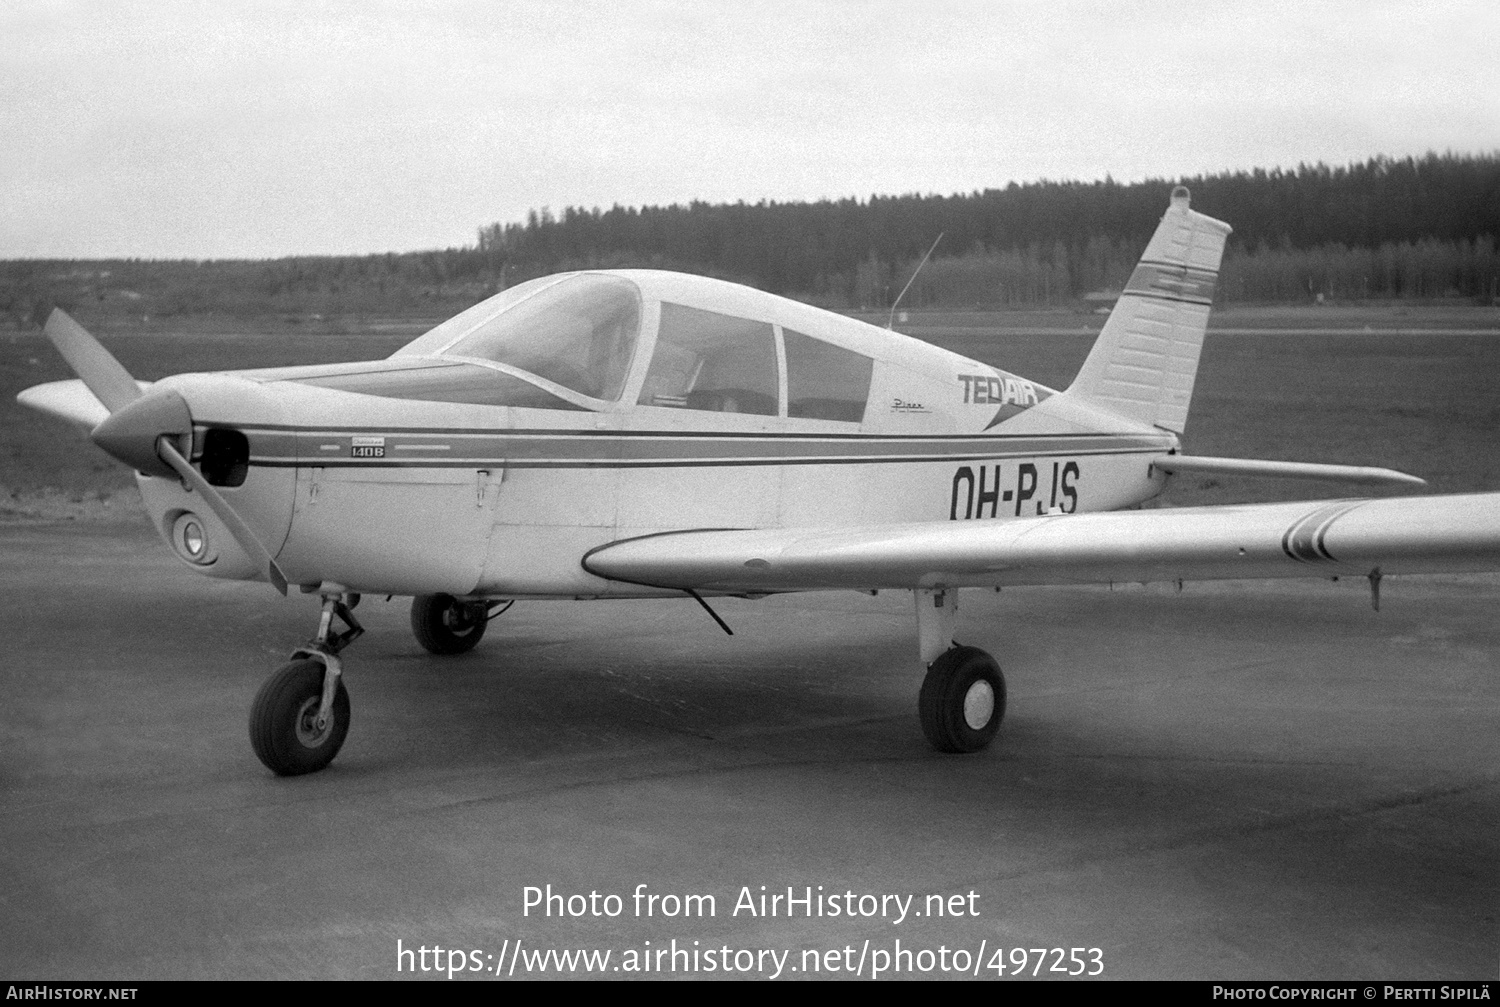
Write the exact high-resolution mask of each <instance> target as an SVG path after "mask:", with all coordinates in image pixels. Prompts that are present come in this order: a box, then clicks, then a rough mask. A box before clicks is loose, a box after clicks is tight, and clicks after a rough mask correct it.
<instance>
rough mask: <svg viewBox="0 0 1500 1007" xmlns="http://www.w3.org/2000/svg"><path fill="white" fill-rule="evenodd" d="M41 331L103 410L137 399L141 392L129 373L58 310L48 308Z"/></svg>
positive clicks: (125, 404) (113, 408) (79, 326)
mask: <svg viewBox="0 0 1500 1007" xmlns="http://www.w3.org/2000/svg"><path fill="white" fill-rule="evenodd" d="M42 329H43V331H44V332H46V333H47V338H48V339H50V340H52V345H53V346H56V347H57V352H59V353H61V354H62V355H63V359H64V360H66V361H67V362H68V366H69V367H71V368H73V373H75V374H77V375H78V376H79V377H80V378H82V379H83V383H84V384H86V385H88V386H89V391H91V392H93V393H94V395H95V396H96V397H97V398H98V399H99V401H100V402H102V403H104V408H106V409H108V410H109V411H110V412H114V411H115V410H117V409H121V408H123V407H125V406H128V405H130V403H132V402H134V401H135V400H136V399H138V398H140V397H141V390H140V388H139V387H138V386H137V385H136V383H135V378H132V377H131V376H130V372H129V371H127V370H126V369H125V368H124V367H123V366H122V365H121V364H120V362H119V361H118V360H116V359H115V358H114V356H113V354H111V353H110V352H109V351H108V350H106V349H105V348H104V346H103V344H101V343H100V342H99V340H97V339H95V338H94V337H93V336H91V335H89V333H88V330H87V329H85V328H84V327H83V326H82V325H79V324H78V323H77V322H75V321H73V319H71V318H69V317H68V316H67V314H66V313H65V312H64V311H63V310H62V309H61V308H53V309H52V314H51V315H49V316H48V318H47V324H46V325H45V326H43V327H42Z"/></svg>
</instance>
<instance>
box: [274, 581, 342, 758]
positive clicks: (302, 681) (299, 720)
mask: <svg viewBox="0 0 1500 1007" xmlns="http://www.w3.org/2000/svg"><path fill="white" fill-rule="evenodd" d="M346 598H347V599H348V600H347V602H346V601H345V599H346ZM358 604H359V595H357V594H345V593H344V592H342V591H339V592H337V593H326V594H324V595H323V610H322V614H321V616H320V617H319V619H318V634H317V636H315V637H314V638H313V639H312V640H310V641H309V642H308V643H307V644H306V645H304V646H302V647H298V648H297V649H296V650H295V651H293V652H292V660H291V662H290V663H289V664H286V665H283V666H282V667H281V668H278V669H277V670H276V671H275V672H274V673H272V675H271V677H270V678H268V679H266V682H265V684H264V685H262V686H261V687H260V691H259V692H258V693H256V695H255V702H253V703H252V704H250V747H251V748H253V749H255V754H256V757H257V758H259V759H260V761H261V762H263V763H264V764H265V766H266V768H267V769H269V770H271V771H272V772H273V773H276V774H277V775H278V776H299V775H301V774H303V773H315V772H317V771H318V770H320V769H322V768H323V767H324V766H326V765H328V764H329V763H330V762H332V761H333V757H334V756H336V755H338V754H339V749H340V748H341V747H343V744H344V736H345V735H347V734H348V733H349V693H348V691H347V690H346V689H345V688H344V682H343V670H344V669H343V662H341V661H340V660H339V657H338V654H339V651H341V650H343V649H344V648H345V647H347V646H349V644H351V643H353V642H354V640H355V639H356V638H357V637H358V636H359V635H360V634H361V633H363V632H364V631H365V630H364V627H363V626H361V625H360V624H359V620H358V619H356V618H355V617H354V611H353V609H354V606H356V605H358ZM335 616H337V617H338V618H339V620H340V621H342V622H343V623H344V625H345V627H346V628H345V629H343V630H341V631H339V632H334V631H333V620H334V617H335Z"/></svg>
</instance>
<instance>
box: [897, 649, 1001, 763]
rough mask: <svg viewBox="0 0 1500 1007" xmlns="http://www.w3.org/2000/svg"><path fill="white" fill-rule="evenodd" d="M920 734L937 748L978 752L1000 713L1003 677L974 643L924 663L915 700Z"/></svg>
mask: <svg viewBox="0 0 1500 1007" xmlns="http://www.w3.org/2000/svg"><path fill="white" fill-rule="evenodd" d="M917 710H918V712H919V713H920V714H921V718H922V733H923V734H925V735H927V740H928V741H929V742H931V743H932V747H933V748H936V749H937V750H938V751H939V752H977V751H979V750H981V749H982V748H984V747H985V746H987V745H988V744H989V743H990V742H991V741H992V740H993V739H994V737H995V733H996V732H997V731H999V730H1000V721H1001V720H1002V719H1003V718H1004V717H1005V678H1004V677H1003V676H1002V675H1001V674H1000V666H999V665H998V664H996V663H995V659H994V658H993V657H990V655H988V654H986V653H985V652H984V651H982V650H980V649H978V648H977V647H953V648H952V649H950V650H949V651H948V652H947V653H945V654H943V655H942V656H941V657H939V658H938V659H937V660H936V661H933V662H932V664H930V665H928V667H927V677H926V678H924V679H923V680H922V693H921V695H920V696H919V697H918V699H917Z"/></svg>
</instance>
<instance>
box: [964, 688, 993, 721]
mask: <svg viewBox="0 0 1500 1007" xmlns="http://www.w3.org/2000/svg"><path fill="white" fill-rule="evenodd" d="M994 715H995V689H994V687H993V686H992V685H990V683H988V682H986V681H985V680H984V679H982V678H981V679H980V680H979V681H977V682H975V683H974V684H973V685H971V686H969V691H968V692H966V693H964V723H965V724H968V725H969V729H970V730H972V731H978V730H980V729H982V728H983V727H984V726H985V725H986V724H988V723H989V722H990V718H991V717H993V716H994Z"/></svg>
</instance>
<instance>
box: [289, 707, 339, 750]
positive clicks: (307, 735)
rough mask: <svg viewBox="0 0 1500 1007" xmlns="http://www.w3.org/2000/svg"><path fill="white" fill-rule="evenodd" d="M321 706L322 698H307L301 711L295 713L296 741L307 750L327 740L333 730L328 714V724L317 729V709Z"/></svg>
mask: <svg viewBox="0 0 1500 1007" xmlns="http://www.w3.org/2000/svg"><path fill="white" fill-rule="evenodd" d="M322 705H323V697H321V696H312V697H309V698H308V699H307V700H306V701H305V702H304V703H303V704H302V709H300V710H298V711H297V740H298V741H300V742H301V743H302V744H303V745H304V746H305V747H307V748H317V747H318V746H319V745H321V744H323V742H324V741H326V740H328V735H329V733H330V732H331V731H332V730H333V715H332V714H331V713H330V714H329V717H328V723H326V724H324V725H323V726H322V727H321V728H319V727H318V707H320V706H322Z"/></svg>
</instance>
